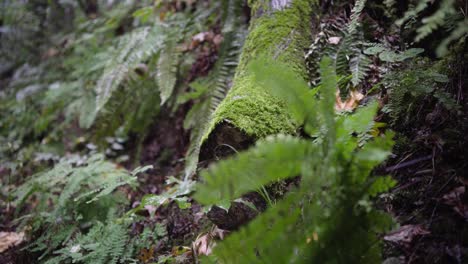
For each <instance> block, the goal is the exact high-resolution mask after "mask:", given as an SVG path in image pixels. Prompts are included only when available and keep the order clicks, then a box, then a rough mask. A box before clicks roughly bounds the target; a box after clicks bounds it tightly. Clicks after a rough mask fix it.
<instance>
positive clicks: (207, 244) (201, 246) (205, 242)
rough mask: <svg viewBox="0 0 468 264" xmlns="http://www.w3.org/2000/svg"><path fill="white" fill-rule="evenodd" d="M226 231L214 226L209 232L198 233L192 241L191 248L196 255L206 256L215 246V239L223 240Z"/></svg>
mask: <svg viewBox="0 0 468 264" xmlns="http://www.w3.org/2000/svg"><path fill="white" fill-rule="evenodd" d="M227 233H228V231H226V230H223V229H219V228H218V227H215V228H214V229H212V230H211V231H210V232H208V233H206V234H204V235H200V236H198V237H197V239H195V241H194V242H193V243H192V248H193V250H194V253H195V254H196V255H197V256H200V255H205V256H208V255H210V254H211V252H212V251H213V248H214V247H215V246H216V241H215V240H216V239H220V240H223V239H224V237H225V235H226V234H227Z"/></svg>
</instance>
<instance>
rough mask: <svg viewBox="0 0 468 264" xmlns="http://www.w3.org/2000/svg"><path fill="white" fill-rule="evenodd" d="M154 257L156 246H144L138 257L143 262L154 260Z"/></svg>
mask: <svg viewBox="0 0 468 264" xmlns="http://www.w3.org/2000/svg"><path fill="white" fill-rule="evenodd" d="M153 257H154V248H153V247H150V248H149V249H146V248H142V249H141V250H140V254H139V256H138V259H139V260H140V261H141V262H143V263H148V262H150V261H151V260H153Z"/></svg>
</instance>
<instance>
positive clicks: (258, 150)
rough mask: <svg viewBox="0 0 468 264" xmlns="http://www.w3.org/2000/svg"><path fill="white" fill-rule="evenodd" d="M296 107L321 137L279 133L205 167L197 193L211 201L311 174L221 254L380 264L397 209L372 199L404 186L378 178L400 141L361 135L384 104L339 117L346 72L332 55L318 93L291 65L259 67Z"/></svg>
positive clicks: (217, 253)
mask: <svg viewBox="0 0 468 264" xmlns="http://www.w3.org/2000/svg"><path fill="white" fill-rule="evenodd" d="M251 70H252V71H254V72H255V75H256V78H257V80H258V82H259V85H263V86H265V87H269V88H270V89H271V90H272V92H273V93H274V94H276V95H277V96H279V97H280V98H283V99H284V100H285V101H286V102H287V104H288V105H289V106H290V109H291V113H292V114H293V116H294V118H295V119H296V120H297V121H298V122H300V123H303V124H304V131H305V132H306V133H307V134H308V135H309V136H312V139H299V138H294V137H292V136H285V135H277V136H272V137H268V138H266V139H265V140H261V141H259V142H257V144H256V146H255V147H253V148H252V149H250V150H247V151H245V152H242V153H239V154H238V155H236V156H234V157H233V158H230V159H227V160H223V161H220V162H219V163H217V164H214V165H213V166H212V167H210V168H209V169H208V170H205V171H203V172H202V173H201V178H202V183H200V184H198V185H197V191H196V194H195V199H197V200H198V201H199V202H201V203H202V204H205V205H209V204H216V203H221V202H223V201H232V200H234V199H236V198H238V197H239V196H241V195H242V194H245V193H248V192H252V191H256V190H257V189H258V188H259V187H262V186H265V185H266V184H268V183H271V182H274V181H277V180H283V179H287V178H292V177H296V176H298V175H300V176H301V183H300V187H298V188H296V189H294V190H292V191H290V192H289V193H288V194H287V195H286V196H285V197H284V199H283V200H281V201H279V202H277V203H276V204H274V205H273V206H272V207H270V208H269V209H267V211H266V212H264V213H263V214H261V215H260V216H258V217H257V218H255V219H254V220H253V221H252V222H251V223H249V224H248V225H247V226H245V227H242V228H241V229H240V230H239V231H237V232H235V233H234V234H231V235H230V236H229V237H228V238H226V239H225V241H223V242H222V243H221V244H219V245H218V246H217V247H216V248H215V249H214V252H213V256H212V258H211V259H212V260H214V259H216V260H218V261H221V262H223V263H246V262H247V263H273V262H275V263H277V262H279V263H283V262H284V263H286V262H294V263H297V262H299V263H310V262H317V263H322V262H336V263H344V262H359V263H375V262H377V261H378V259H379V256H380V251H379V247H376V243H378V233H380V232H383V231H384V230H386V229H387V228H389V226H390V223H391V221H390V219H389V217H388V216H385V215H384V214H381V213H379V212H377V211H375V210H374V209H373V208H372V206H371V205H372V197H374V196H375V195H377V194H378V193H380V192H382V191H385V190H387V189H388V188H389V187H391V186H393V185H394V182H393V181H392V180H391V179H390V178H388V177H376V176H371V172H372V170H373V169H374V167H375V166H377V165H378V164H380V163H381V162H383V161H384V160H385V159H386V158H387V157H388V155H389V154H390V150H391V147H392V144H393V142H392V140H391V137H392V133H391V132H387V133H386V134H385V135H382V136H377V137H375V138H374V139H373V140H371V141H369V142H367V143H366V144H365V145H364V146H362V147H359V143H358V138H356V137H355V136H353V135H362V134H368V133H370V131H371V129H372V127H373V124H374V121H373V117H374V115H375V112H376V109H377V104H376V103H371V104H369V105H368V106H366V107H362V108H360V109H358V110H357V111H356V112H355V113H354V114H352V115H350V116H343V115H340V116H336V115H335V114H334V94H335V91H336V87H337V77H336V75H335V72H334V69H333V67H332V61H331V59H329V58H324V59H323V60H322V62H321V64H320V71H321V85H320V86H319V87H317V88H316V89H314V90H310V89H309V88H308V87H307V85H306V84H305V83H304V82H303V81H302V79H301V78H298V77H297V76H295V74H294V73H293V72H291V70H290V69H288V68H287V67H286V66H284V65H280V64H278V63H274V62H271V61H264V60H261V61H258V62H257V63H256V64H254V66H253V67H252V69H251Z"/></svg>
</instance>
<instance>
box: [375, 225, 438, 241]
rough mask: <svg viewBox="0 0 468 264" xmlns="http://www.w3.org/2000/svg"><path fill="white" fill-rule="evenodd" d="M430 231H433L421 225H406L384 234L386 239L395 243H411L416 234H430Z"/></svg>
mask: <svg viewBox="0 0 468 264" xmlns="http://www.w3.org/2000/svg"><path fill="white" fill-rule="evenodd" d="M430 233H431V232H429V231H427V230H426V229H424V228H423V227H422V226H420V225H404V226H402V227H400V228H399V229H398V230H396V231H393V232H390V233H388V234H387V235H386V236H384V240H386V241H390V242H394V243H402V244H409V243H411V241H413V239H414V238H415V237H416V236H421V235H428V234H430Z"/></svg>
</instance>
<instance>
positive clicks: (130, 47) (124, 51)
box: [96, 26, 163, 112]
mask: <svg viewBox="0 0 468 264" xmlns="http://www.w3.org/2000/svg"><path fill="white" fill-rule="evenodd" d="M162 32H163V31H162V29H161V27H160V26H154V27H143V28H139V29H136V30H134V31H133V32H131V33H130V34H128V35H125V36H123V37H122V38H121V39H120V41H119V45H118V46H117V49H116V50H115V51H113V52H112V53H114V54H115V55H116V56H113V57H112V59H111V60H109V61H108V62H107V63H106V64H107V65H106V68H105V69H104V73H103V75H102V77H101V78H100V79H99V80H98V82H97V85H96V93H97V96H96V112H99V111H100V110H101V109H102V108H103V107H104V106H105V104H106V103H107V101H108V100H109V98H110V97H111V95H112V93H113V91H115V89H117V87H118V85H119V84H120V83H121V82H122V81H123V80H124V78H125V77H126V76H127V75H128V73H129V71H130V70H132V69H133V68H135V67H136V66H137V64H138V63H140V62H142V61H144V60H146V59H148V58H149V57H150V56H151V55H154V54H155V53H156V52H158V51H159V49H160V48H161V47H162V45H163V38H162V37H161V35H162Z"/></svg>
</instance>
